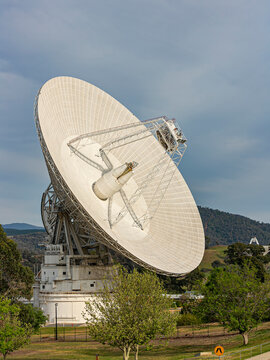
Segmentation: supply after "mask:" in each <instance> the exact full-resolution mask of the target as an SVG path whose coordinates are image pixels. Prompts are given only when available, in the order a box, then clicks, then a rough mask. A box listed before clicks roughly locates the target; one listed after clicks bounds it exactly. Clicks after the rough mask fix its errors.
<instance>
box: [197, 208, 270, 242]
mask: <svg viewBox="0 0 270 360" xmlns="http://www.w3.org/2000/svg"><path fill="white" fill-rule="evenodd" d="M198 208H199V211H200V214H201V218H202V222H203V226H204V231H205V235H206V236H207V237H208V238H209V242H210V243H209V244H208V245H210V246H212V245H217V244H222V245H229V244H232V243H235V242H242V243H246V244H247V243H249V241H250V239H251V238H252V237H254V236H256V238H257V239H258V241H259V243H260V244H261V245H269V244H270V224H266V223H261V222H259V221H255V220H251V219H249V218H247V217H245V216H241V215H234V214H230V213H227V212H224V211H219V210H213V209H209V208H205V207H201V206H199V207H198Z"/></svg>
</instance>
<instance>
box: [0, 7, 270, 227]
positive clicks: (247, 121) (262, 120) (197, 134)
mask: <svg viewBox="0 0 270 360" xmlns="http://www.w3.org/2000/svg"><path fill="white" fill-rule="evenodd" d="M269 64H270V2H269V1H267V0H265V1H264V0H260V1H258V0H249V1H245V0H220V1H217V0H200V1H198V0H113V1H112V0H95V1H94V0H54V1H47V0H46V1H43V0H38V1H36V0H33V1H32V0H29V1H28V0H24V1H21V0H17V1H15V0H0V124H1V127H0V223H2V224H6V223H11V222H27V223H31V224H35V225H41V223H42V222H41V217H40V199H41V195H42V192H43V191H44V190H45V189H46V187H47V186H48V184H49V182H50V180H49V176H48V174H47V170H46V166H45V163H44V160H43V156H42V152H41V149H40V145H39V142H38V138H37V134H36V130H35V126H34V120H33V103H34V100H35V96H36V94H37V92H38V90H39V88H40V87H41V86H42V85H43V84H44V83H45V82H46V81H47V80H49V79H50V78H53V77H55V76H61V75H66V76H73V77H76V78H80V79H83V80H85V81H88V82H90V83H92V84H94V85H96V86H98V87H100V88H101V89H103V90H105V91H106V92H108V93H109V94H111V95H112V96H113V97H115V98H116V99H117V100H119V101H120V102H121V103H123V104H124V105H125V106H126V107H127V108H128V109H129V110H131V112H133V113H134V114H135V115H136V116H137V117H138V118H140V119H148V118H153V117H156V116H159V115H167V116H168V117H175V118H176V119H177V120H178V121H179V122H180V124H181V127H182V129H183V131H184V134H185V136H186V137H187V139H188V149H187V151H186V153H185V155H184V158H183V160H182V162H181V166H180V170H181V173H182V174H183V176H184V178H185V180H186V182H187V184H188V185H189V187H190V189H191V191H192V193H193V196H194V198H195V200H196V202H197V204H198V205H201V206H206V207H210V208H214V209H219V210H223V211H228V212H231V213H235V214H241V215H244V216H248V217H250V218H252V219H255V220H258V221H262V222H270V208H269V204H270V191H269V178H270V157H269V153H270V141H269V136H270V121H269V115H270V101H269V94H270V66H269Z"/></svg>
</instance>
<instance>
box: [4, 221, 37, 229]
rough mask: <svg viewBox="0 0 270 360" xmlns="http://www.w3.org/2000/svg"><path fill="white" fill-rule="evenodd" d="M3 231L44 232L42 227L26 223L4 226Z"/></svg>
mask: <svg viewBox="0 0 270 360" xmlns="http://www.w3.org/2000/svg"><path fill="white" fill-rule="evenodd" d="M2 226H3V229H5V230H7V229H13V230H44V228H43V227H41V226H36V225H31V224H26V223H11V224H3V225H2Z"/></svg>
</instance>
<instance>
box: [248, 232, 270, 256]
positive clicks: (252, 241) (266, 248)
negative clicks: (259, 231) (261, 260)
mask: <svg viewBox="0 0 270 360" xmlns="http://www.w3.org/2000/svg"><path fill="white" fill-rule="evenodd" d="M249 244H250V245H260V244H259V241H258V239H257V238H256V237H255V236H254V237H253V238H251V239H250V242H249ZM262 246H263V247H264V253H263V255H264V256H265V255H267V254H268V253H269V251H270V246H269V245H262Z"/></svg>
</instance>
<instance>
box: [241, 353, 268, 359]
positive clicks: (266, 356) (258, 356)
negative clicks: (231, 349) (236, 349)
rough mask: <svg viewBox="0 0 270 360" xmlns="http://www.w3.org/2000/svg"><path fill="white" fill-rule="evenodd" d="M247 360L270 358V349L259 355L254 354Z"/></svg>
mask: <svg viewBox="0 0 270 360" xmlns="http://www.w3.org/2000/svg"><path fill="white" fill-rule="evenodd" d="M246 360H270V351H268V352H266V353H264V354H261V355H257V356H253V357H251V358H248V359H246Z"/></svg>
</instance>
